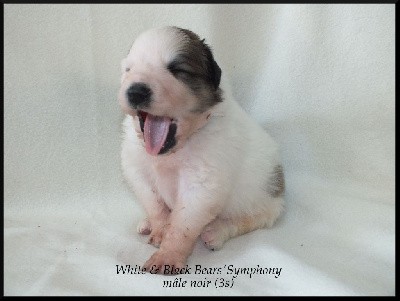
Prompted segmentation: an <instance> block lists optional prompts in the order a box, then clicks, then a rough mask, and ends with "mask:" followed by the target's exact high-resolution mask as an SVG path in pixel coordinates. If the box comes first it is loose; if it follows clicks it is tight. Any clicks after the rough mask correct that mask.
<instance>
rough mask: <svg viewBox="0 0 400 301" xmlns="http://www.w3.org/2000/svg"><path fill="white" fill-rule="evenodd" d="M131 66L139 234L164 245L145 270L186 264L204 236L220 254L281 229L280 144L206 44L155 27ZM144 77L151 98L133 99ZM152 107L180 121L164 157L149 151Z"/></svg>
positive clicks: (129, 109)
mask: <svg viewBox="0 0 400 301" xmlns="http://www.w3.org/2000/svg"><path fill="white" fill-rule="evenodd" d="M122 71H123V74H122V78H121V89H120V92H119V101H120V104H121V107H122V109H123V110H124V112H125V113H126V114H127V115H126V118H125V120H124V122H123V129H124V137H123V142H122V169H123V173H124V176H125V178H126V180H127V182H128V183H129V185H130V186H131V187H132V188H133V190H134V191H135V194H136V196H137V199H138V201H139V202H140V203H141V204H142V205H143V208H144V210H145V212H146V215H147V218H146V219H145V220H143V221H141V222H140V223H139V225H138V232H139V233H141V234H143V235H149V243H151V244H153V245H155V246H156V247H159V250H157V251H156V252H155V253H154V254H153V255H152V256H151V257H150V259H149V260H148V261H147V262H146V263H145V264H144V267H145V268H147V269H150V268H151V267H157V268H159V271H160V272H163V267H164V265H174V266H175V267H176V268H180V267H183V266H184V265H185V264H186V261H187V259H188V257H189V255H190V254H191V252H192V250H193V247H194V244H195V242H196V240H197V238H198V237H199V236H200V237H201V239H202V241H203V242H204V245H205V246H206V247H207V248H209V249H212V250H215V249H219V248H221V247H222V245H223V244H224V242H225V241H226V240H228V239H229V238H232V237H235V236H238V235H241V234H244V233H247V232H250V231H253V230H255V229H259V228H263V227H265V226H267V227H270V226H272V225H273V224H274V222H275V221H276V219H277V218H278V217H279V215H280V214H281V212H282V210H283V193H284V178H283V171H282V165H281V162H280V157H279V151H278V145H277V144H276V143H275V142H274V141H273V140H272V138H271V137H270V136H269V135H268V134H267V133H266V132H265V131H264V130H263V129H262V128H261V126H259V125H258V124H256V123H255V122H254V120H253V119H251V118H250V117H249V116H248V115H247V114H246V113H245V112H244V111H243V109H242V108H241V107H240V106H239V105H238V104H237V102H236V101H235V100H234V99H233V97H232V95H231V92H230V91H229V89H228V87H227V86H225V80H224V76H222V78H220V72H221V70H220V69H219V67H218V64H217V63H216V62H215V61H214V58H213V55H212V53H211V50H210V48H209V47H208V46H207V45H206V44H205V43H204V40H200V39H199V37H198V36H197V35H196V34H194V33H192V32H190V31H188V30H184V29H180V28H177V27H163V28H157V29H152V30H150V31H147V32H145V33H143V34H141V35H140V36H139V37H138V38H137V39H136V41H135V43H134V44H133V46H132V48H131V50H130V52H129V54H128V56H127V58H125V59H124V60H123V62H122ZM135 83H144V84H145V85H146V86H147V87H148V88H149V91H151V97H150V96H149V99H147V102H146V103H145V104H136V103H134V102H133V101H130V100H129V97H128V96H127V90H128V89H129V88H130V87H131V86H132V85H133V84H135ZM143 111H144V112H146V113H149V114H152V115H154V116H167V117H168V118H170V120H172V123H174V124H176V134H175V144H174V146H173V147H172V148H171V149H169V150H168V151H167V152H166V153H165V154H159V155H154V154H149V153H148V152H146V149H145V142H144V135H143V131H142V129H143V128H141V125H140V123H141V121H140V120H139V115H140V112H143ZM142 126H143V124H142Z"/></svg>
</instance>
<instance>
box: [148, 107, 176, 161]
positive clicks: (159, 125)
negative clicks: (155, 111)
mask: <svg viewBox="0 0 400 301" xmlns="http://www.w3.org/2000/svg"><path fill="white" fill-rule="evenodd" d="M170 124H171V119H170V118H168V117H158V116H154V115H151V114H147V117H146V120H145V122H144V142H145V144H146V151H147V153H149V154H150V155H153V156H156V155H157V154H158V153H159V152H160V150H161V148H162V147H163V145H164V143H165V140H166V139H167V134H168V130H169V125H170Z"/></svg>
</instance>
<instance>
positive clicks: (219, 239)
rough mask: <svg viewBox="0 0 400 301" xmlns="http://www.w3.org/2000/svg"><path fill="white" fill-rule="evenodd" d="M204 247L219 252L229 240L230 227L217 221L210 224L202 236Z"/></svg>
mask: <svg viewBox="0 0 400 301" xmlns="http://www.w3.org/2000/svg"><path fill="white" fill-rule="evenodd" d="M200 237H201V240H202V241H203V242H204V245H205V246H206V247H207V248H208V249H210V250H212V251H215V250H219V249H221V248H222V246H223V245H224V243H225V241H227V240H228V239H229V237H230V236H229V225H227V224H225V223H224V222H223V221H221V220H219V219H217V220H214V221H213V222H211V223H209V224H208V225H207V226H206V227H205V228H204V230H203V232H202V233H201V235H200Z"/></svg>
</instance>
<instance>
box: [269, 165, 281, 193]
mask: <svg viewBox="0 0 400 301" xmlns="http://www.w3.org/2000/svg"><path fill="white" fill-rule="evenodd" d="M284 192H285V178H284V174H283V168H282V165H276V166H275V168H274V171H273V173H272V175H271V178H270V180H269V183H268V193H269V194H270V195H271V196H272V197H274V198H277V197H280V196H282V195H283V193H284Z"/></svg>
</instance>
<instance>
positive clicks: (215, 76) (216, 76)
mask: <svg viewBox="0 0 400 301" xmlns="http://www.w3.org/2000/svg"><path fill="white" fill-rule="evenodd" d="M212 65H213V72H212V82H213V84H214V88H215V89H217V88H218V87H219V83H220V82H221V74H222V71H221V68H220V67H219V66H218V64H217V62H216V61H214V60H213V61H212Z"/></svg>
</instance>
